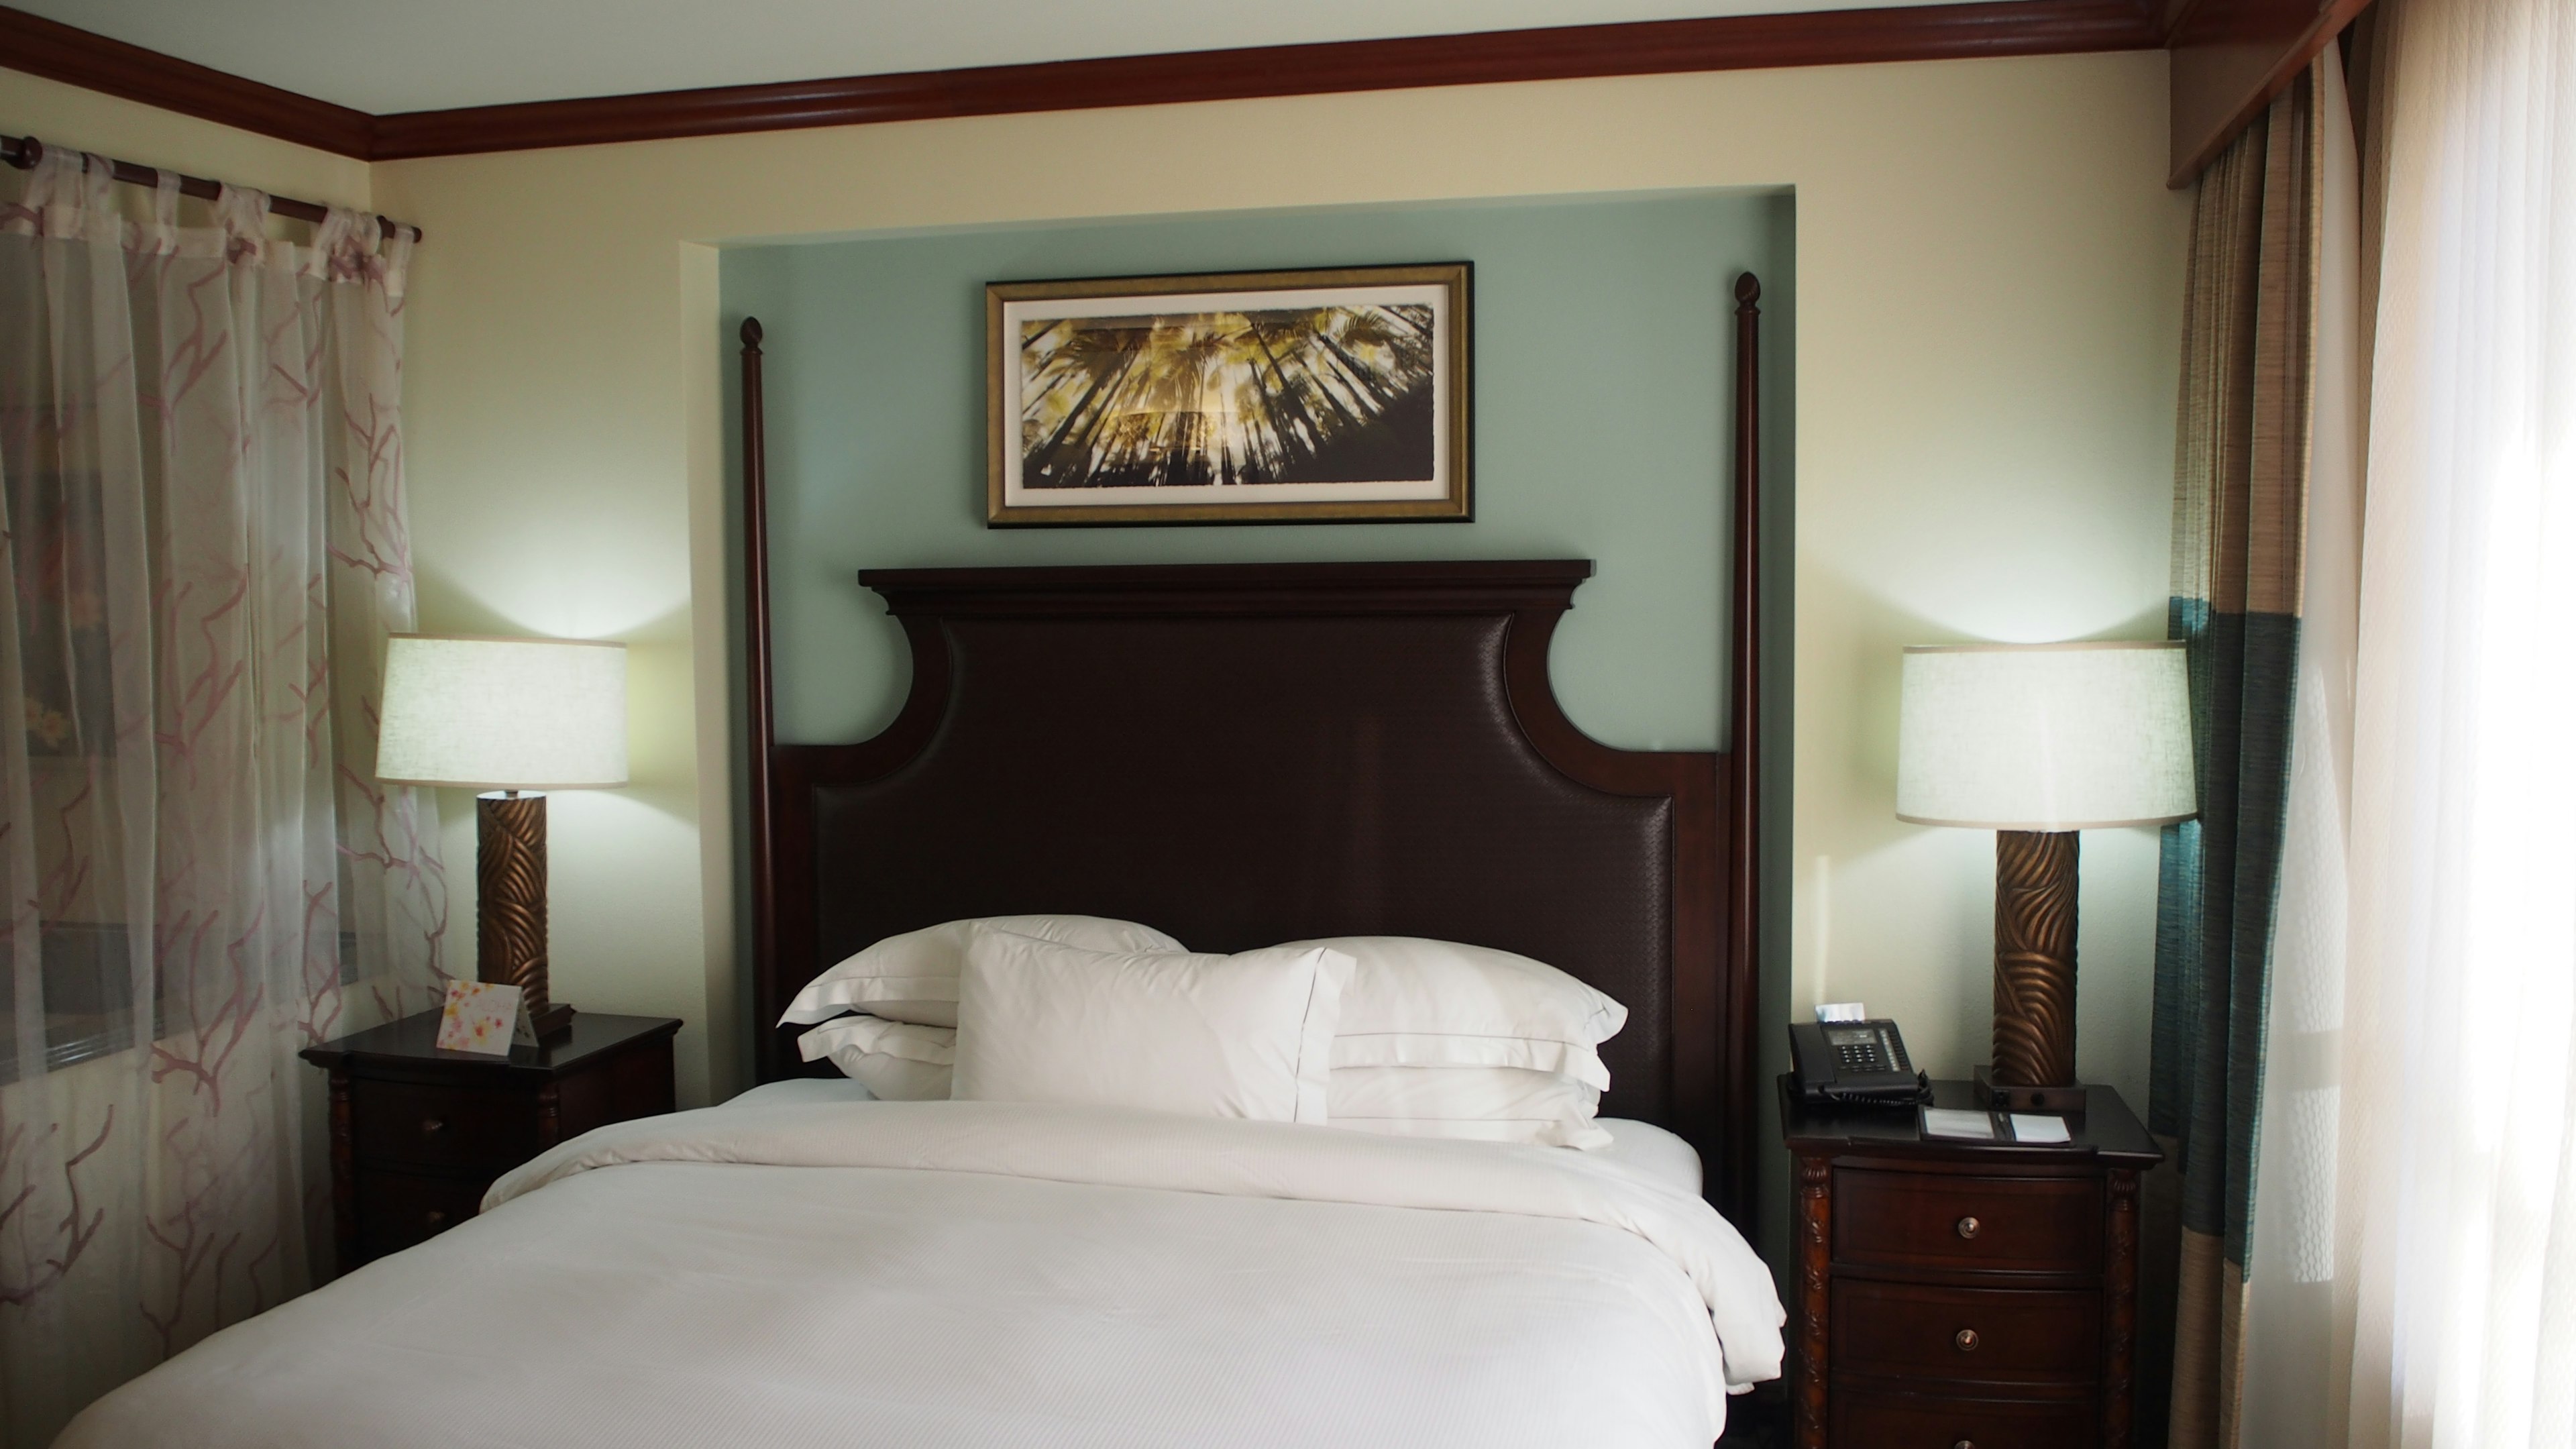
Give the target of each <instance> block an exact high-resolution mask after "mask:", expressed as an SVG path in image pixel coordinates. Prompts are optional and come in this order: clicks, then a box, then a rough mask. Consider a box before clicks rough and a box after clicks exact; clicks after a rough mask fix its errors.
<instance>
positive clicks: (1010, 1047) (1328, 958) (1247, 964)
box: [950, 925, 1351, 1122]
mask: <svg viewBox="0 0 2576 1449" xmlns="http://www.w3.org/2000/svg"><path fill="white" fill-rule="evenodd" d="M1350 975H1351V958H1350V957H1348V956H1346V955H1343V954H1342V953H1341V952H1338V951H1332V950H1326V949H1324V948H1323V947H1320V946H1305V947H1295V946H1273V947H1269V948H1268V949H1265V950H1260V951H1246V952H1243V953H1242V954H1240V955H1235V956H1200V955H1186V954H1177V953H1171V952H1153V953H1140V952H1101V951H1086V950H1083V949H1081V948H1080V947H1077V946H1069V945H1064V944H1061V943H1058V942H1053V941H1043V940H1038V939H1036V938H1034V937H1030V936H1023V935H1018V934H1015V933H1013V932H1009V931H1004V930H997V929H994V928H993V927H992V926H990V925H978V926H977V927H976V928H975V929H974V931H973V932H972V935H971V937H970V940H969V942H968V945H967V948H966V969H965V972H964V974H963V975H962V976H961V977H960V978H959V981H958V996H957V1073H956V1077H955V1079H954V1081H953V1082H952V1084H951V1088H950V1095H951V1096H953V1097H955V1098H957V1099H958V1100H960V1101H987V1102H1079V1103H1087V1104H1090V1105H1095V1106H1105V1107H1139V1108H1144V1109H1147V1110H1149V1111H1158V1112H1179V1113H1185V1114H1188V1115H1191V1116H1201V1117H1245V1118H1251V1119H1253V1120H1255V1121H1269V1122H1322V1121H1323V1120H1324V1119H1325V1110H1326V1107H1325V1083H1326V1080H1327V1077H1328V1076H1329V1074H1330V1070H1331V1061H1332V1054H1333V1053H1332V1041H1333V1024H1334V1022H1335V1021H1336V1020H1337V1019H1338V1018H1339V1016H1340V1014H1341V1002H1342V989H1343V986H1344V984H1345V983H1346V982H1348V981H1349V979H1350Z"/></svg>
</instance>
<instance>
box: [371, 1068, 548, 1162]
mask: <svg viewBox="0 0 2576 1449" xmlns="http://www.w3.org/2000/svg"><path fill="white" fill-rule="evenodd" d="M349 1095H350V1100H351V1102H352V1103H353V1105H354V1106H355V1107H356V1111H355V1113H354V1114H353V1115H354V1117H355V1122H354V1124H353V1127H354V1133H355V1136H356V1146H357V1150H358V1156H359V1157H360V1158H361V1159H364V1160H367V1161H371V1162H387V1163H401V1164H406V1165H410V1166H416V1167H454V1168H462V1169H466V1170H487V1171H489V1172H491V1173H492V1174H493V1175H494V1176H496V1177H497V1176H499V1175H500V1174H501V1173H503V1172H505V1171H507V1170H509V1169H510V1168H513V1167H516V1166H518V1165H519V1164H520V1163H522V1162H525V1161H527V1160H528V1159H529V1158H531V1157H534V1156H536V1155H537V1154H538V1153H539V1152H540V1151H543V1150H544V1147H545V1144H544V1143H542V1142H539V1141H538V1140H537V1114H536V1109H535V1105H534V1104H533V1103H532V1102H531V1101H530V1100H529V1098H528V1094H527V1093H524V1092H507V1091H496V1090H493V1089H490V1088H484V1087H437V1086H425V1085H422V1084H419V1083H415V1082H375V1081H368V1080H366V1079H364V1078H361V1079H359V1080H357V1081H355V1082H352V1083H350V1084H349Z"/></svg>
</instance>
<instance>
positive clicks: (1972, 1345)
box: [1950, 1328, 1977, 1353]
mask: <svg viewBox="0 0 2576 1449" xmlns="http://www.w3.org/2000/svg"><path fill="white" fill-rule="evenodd" d="M1950 1341H1951V1342H1952V1343H1955V1344H1957V1345H1958V1346H1959V1352H1961V1353H1975V1352H1976V1351H1977V1331H1976V1330H1975V1329H1973V1328H1962V1329H1960V1330H1959V1331H1958V1332H1957V1333H1955V1334H1952V1335H1951V1336H1950Z"/></svg>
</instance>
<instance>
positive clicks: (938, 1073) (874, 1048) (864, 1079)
mask: <svg viewBox="0 0 2576 1449" xmlns="http://www.w3.org/2000/svg"><path fill="white" fill-rule="evenodd" d="M796 1051H797V1054H798V1055H800V1056H802V1057H803V1058H804V1059H805V1060H807V1061H809V1062H810V1061H816V1060H819V1059H821V1058H823V1057H830V1058H831V1059H832V1065H833V1066H836V1067H838V1068H840V1069H841V1075H842V1076H845V1077H848V1078H849V1079H850V1080H852V1081H854V1082H857V1083H859V1084H860V1085H862V1086H864V1087H866V1088H867V1089H868V1090H869V1091H870V1092H872V1093H874V1094H875V1095H877V1096H879V1097H882V1098H884V1099H885V1100H886V1101H889V1102H934V1101H939V1100H942V1099H944V1098H946V1097H947V1095H948V1078H949V1067H950V1064H951V1063H953V1062H955V1061H956V1060H957V1029H956V1028H955V1027H949V1026H920V1025H916V1024H913V1023H910V1022H901V1021H887V1020H885V1019H883V1018H882V1017H874V1016H844V1017H840V1018H838V1019H836V1020H833V1021H827V1022H825V1023H823V1024H822V1025H821V1026H818V1027H816V1028H814V1029H813V1030H812V1031H809V1032H807V1033H805V1034H804V1035H803V1036H800V1037H798V1038H796Z"/></svg>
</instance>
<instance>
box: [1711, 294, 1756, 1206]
mask: <svg viewBox="0 0 2576 1449" xmlns="http://www.w3.org/2000/svg"><path fill="white" fill-rule="evenodd" d="M1761 300H1762V282H1761V279H1759V278H1757V277H1755V276H1754V275H1753V274H1752V273H1751V272H1746V273H1744V274H1742V275H1741V276H1738V277H1737V278H1736V279H1735V561H1734V562H1735V593H1734V604H1733V607H1732V608H1731V609H1730V610H1729V623H1730V625H1731V628H1730V631H1729V633H1730V638H1729V640H1728V649H1727V660H1728V665H1729V670H1730V678H1729V685H1728V690H1727V697H1728V700H1729V706H1730V707H1729V722H1728V726H1727V747H1726V793H1727V816H1726V823H1727V834H1728V839H1727V848H1726V857H1727V859H1726V947H1725V949H1726V967H1725V970H1724V972H1723V973H1722V975H1721V979H1723V980H1724V981H1725V983H1726V991H1727V1001H1726V1027H1727V1042H1726V1049H1725V1057H1726V1081H1725V1083H1724V1084H1723V1087H1722V1090H1723V1091H1724V1093H1725V1095H1726V1097H1727V1101H1726V1102H1725V1104H1724V1110H1725V1119H1726V1121H1727V1123H1728V1124H1729V1125H1730V1126H1731V1127H1735V1128H1737V1129H1739V1130H1736V1131H1733V1132H1730V1133H1729V1134H1728V1136H1727V1141H1726V1165H1725V1176H1726V1182H1727V1185H1728V1188H1729V1189H1730V1191H1729V1194H1728V1195H1729V1197H1730V1198H1732V1199H1733V1200H1732V1202H1730V1203H1729V1204H1728V1206H1729V1207H1730V1208H1731V1209H1732V1211H1733V1212H1734V1214H1735V1217H1736V1222H1737V1224H1738V1226H1740V1227H1741V1228H1742V1229H1743V1230H1744V1231H1745V1232H1746V1233H1748V1234H1750V1233H1751V1232H1752V1231H1753V1224H1754V1220H1755V1219H1756V1218H1757V1217H1758V1216H1759V1213H1758V1211H1757V1208H1756V1204H1755V1201H1754V1199H1755V1197H1756V1195H1757V1194H1756V1191H1755V1185H1756V1182H1757V1178H1756V1166H1757V1162H1758V1157H1757V1154H1756V1152H1755V1149H1754V1142H1755V1138H1756V1137H1757V1136H1758V1135H1759V1134H1758V1133H1756V1132H1753V1131H1749V1130H1742V1129H1745V1128H1749V1127H1750V1126H1751V1124H1753V1123H1755V1122H1756V1121H1758V1120H1759V1115H1758V1114H1759V1113H1760V1111H1761V1102H1762V1099H1761V1095H1760V1094H1761V1069H1760V1062H1761V1059H1762V1057H1761V1021H1760V1017H1761V1000H1762V991H1761V976H1762V961H1761V956H1760V954H1759V950H1758V947H1759V944H1760V941H1761V929H1760V912H1761V909H1762V894H1761V890H1760V888H1759V887H1760V884H1761V858H1762V857H1761V844H1762V809H1761V804H1762V794H1761V791H1762V776H1761V759H1762V755H1761V748H1760V746H1761V739H1762V736H1761V729H1762V667H1761V666H1762V609H1761V600H1762V575H1761V570H1760V559H1761V547H1760V545H1761V527H1762V498H1761V494H1762V446H1761V437H1762V428H1761V407H1762V388H1761V372H1760V367H1761V359H1760V348H1759V342H1760V340H1761V327H1762V308H1761V307H1760V305H1759V303H1760V302H1761Z"/></svg>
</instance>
